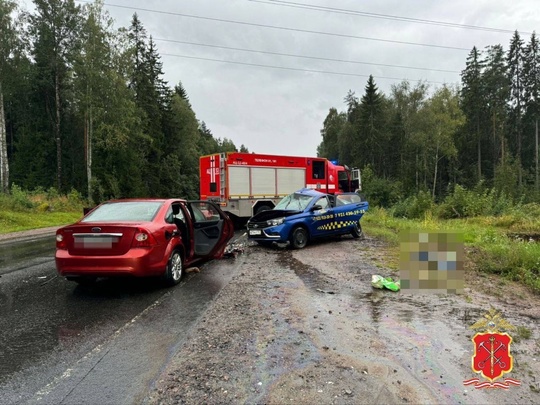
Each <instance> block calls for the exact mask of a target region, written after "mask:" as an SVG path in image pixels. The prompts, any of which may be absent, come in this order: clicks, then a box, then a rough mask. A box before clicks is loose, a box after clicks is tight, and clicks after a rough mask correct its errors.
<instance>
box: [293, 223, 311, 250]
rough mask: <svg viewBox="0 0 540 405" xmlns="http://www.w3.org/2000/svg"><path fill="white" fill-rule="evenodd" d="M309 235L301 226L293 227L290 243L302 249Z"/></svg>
mask: <svg viewBox="0 0 540 405" xmlns="http://www.w3.org/2000/svg"><path fill="white" fill-rule="evenodd" d="M308 239H309V235H308V232H307V231H306V230H305V229H304V228H302V227H297V228H294V229H293V231H292V234H291V245H292V247H293V248H295V249H302V248H304V247H305V246H306V245H307V243H308Z"/></svg>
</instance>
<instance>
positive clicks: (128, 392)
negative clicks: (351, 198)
mask: <svg viewBox="0 0 540 405" xmlns="http://www.w3.org/2000/svg"><path fill="white" fill-rule="evenodd" d="M240 264H241V260H227V259H224V260H220V261H214V262H210V263H207V264H205V265H204V266H202V267H201V272H199V273H191V274H189V275H188V276H187V277H186V278H185V279H184V281H183V282H182V283H181V284H179V285H178V286H176V287H173V288H164V287H163V286H162V285H161V284H160V283H159V282H157V281H154V280H126V279H123V280H106V279H104V280H100V281H99V282H98V283H97V284H96V285H95V286H93V287H90V288H83V287H80V286H77V285H76V284H75V283H71V282H68V281H66V280H64V279H63V278H61V277H57V275H56V270H55V265H54V237H53V235H52V234H48V235H45V236H40V237H37V238H30V239H25V240H23V241H14V240H11V241H4V242H2V243H0V341H1V342H2V344H1V345H0V393H1V394H0V404H18V403H25V404H26V403H28V404H35V403H40V404H98V403H99V404H115V405H117V404H131V403H137V402H140V401H141V400H143V399H144V397H145V396H146V395H147V393H148V391H149V390H150V389H152V387H153V384H154V382H155V380H156V378H157V377H158V376H159V374H160V372H161V371H162V370H163V368H164V367H165V365H166V364H167V362H168V360H169V359H170V358H171V357H172V356H173V355H174V354H175V353H177V351H178V350H179V347H181V346H182V344H183V343H184V341H185V340H186V339H187V338H188V337H189V334H190V331H191V329H192V328H193V326H194V325H195V324H196V321H197V320H198V318H199V317H200V316H201V315H202V314H203V312H204V311H205V309H206V308H207V306H208V305H209V304H210V302H212V300H213V299H214V298H215V297H216V295H217V294H218V293H219V291H220V290H221V289H222V288H223V287H224V286H225V285H226V284H227V283H228V282H229V281H230V279H231V278H232V276H233V275H234V273H235V272H236V271H237V270H238V267H239V266H240Z"/></svg>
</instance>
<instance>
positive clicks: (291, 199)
mask: <svg viewBox="0 0 540 405" xmlns="http://www.w3.org/2000/svg"><path fill="white" fill-rule="evenodd" d="M311 200H313V196H310V195H305V194H299V193H292V194H289V195H288V196H286V197H284V198H283V199H282V200H281V201H280V202H279V203H278V205H276V206H275V208H274V209H275V210H289V211H304V210H305V209H306V207H307V206H308V205H309V203H310V202H311Z"/></svg>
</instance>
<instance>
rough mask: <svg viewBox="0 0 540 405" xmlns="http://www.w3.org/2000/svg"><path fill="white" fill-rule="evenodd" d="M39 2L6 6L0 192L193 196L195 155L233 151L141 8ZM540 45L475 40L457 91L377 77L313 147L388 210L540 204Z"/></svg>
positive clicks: (1, 4) (3, 1)
mask: <svg viewBox="0 0 540 405" xmlns="http://www.w3.org/2000/svg"><path fill="white" fill-rule="evenodd" d="M33 2H34V6H35V7H34V11H32V12H30V13H28V12H24V11H23V10H20V9H18V7H17V3H16V2H15V1H13V0H0V192H2V193H8V192H9V190H10V187H11V186H12V185H13V184H17V185H18V186H19V187H22V188H24V189H29V190H31V189H35V188H44V189H47V188H50V187H54V188H56V189H57V190H58V191H60V192H68V191H69V190H71V189H75V190H77V191H79V192H81V193H82V194H83V195H86V196H89V197H90V198H91V199H92V200H94V201H96V202H97V201H102V200H104V199H108V198H119V197H134V196H171V195H177V196H183V197H187V198H196V197H197V196H198V176H199V173H198V158H199V156H201V155H206V154H210V153H216V152H227V151H236V150H237V148H236V146H235V145H234V143H233V142H232V140H229V139H227V138H224V139H220V138H216V137H214V135H213V134H212V132H211V131H210V130H209V129H208V128H207V126H206V125H205V123H204V121H199V120H198V119H197V117H196V115H195V112H194V111H193V108H192V106H191V105H190V102H189V97H188V95H187V92H186V90H185V89H184V88H183V86H182V83H177V84H176V85H175V86H174V87H171V86H170V85H169V84H168V83H167V82H165V80H164V79H163V76H164V75H163V70H162V63H161V61H160V55H159V53H158V51H157V48H156V44H155V42H154V41H153V39H152V36H151V35H148V33H147V32H146V30H145V29H144V26H143V23H142V22H141V21H140V19H139V18H138V16H137V14H134V15H133V18H132V21H131V24H130V26H129V27H125V28H121V29H115V28H113V20H112V19H111V18H110V16H109V15H108V13H107V12H106V11H105V10H104V8H103V7H104V5H103V2H102V1H95V2H94V3H92V4H85V5H84V6H77V5H76V4H75V3H74V1H73V0H33ZM539 52H540V50H539V45H538V39H537V37H536V35H535V34H532V36H531V37H530V39H529V40H528V42H525V41H524V40H523V39H522V38H521V37H520V35H519V33H518V32H517V31H516V32H515V33H514V35H513V37H512V38H511V40H510V44H509V49H508V51H504V49H503V47H502V46H501V45H493V46H488V47H486V48H485V49H484V50H483V51H480V50H478V49H476V48H473V49H472V50H471V52H470V54H469V56H468V58H467V60H466V65H465V69H464V70H463V72H462V74H461V79H462V82H461V86H459V87H458V86H456V87H452V86H442V87H440V88H436V89H431V88H430V87H429V86H428V85H427V84H426V83H423V82H419V83H417V84H411V83H409V82H407V81H403V82H401V83H398V84H395V85H393V86H392V87H391V91H390V94H388V95H385V94H383V93H382V92H380V91H379V90H378V88H377V85H376V83H375V79H374V78H373V77H370V78H369V80H368V82H367V85H366V87H365V91H364V94H363V95H362V97H361V98H358V97H357V96H356V94H355V92H354V91H352V90H350V91H349V92H348V94H347V95H346V96H345V99H344V101H345V106H346V110H345V111H338V109H336V108H331V109H330V111H329V113H328V115H327V117H326V119H325V120H324V122H323V123H322V130H321V135H322V142H321V143H320V145H319V146H318V148H317V153H318V155H319V156H324V157H327V158H330V159H338V160H339V161H340V162H341V163H345V164H347V165H349V166H352V167H359V168H361V169H362V173H363V177H364V192H365V193H366V194H367V195H369V194H374V193H375V192H376V193H377V194H378V201H379V202H381V203H383V204H385V205H390V204H392V203H394V202H396V201H398V200H400V199H403V198H405V197H407V196H408V195H411V194H415V193H417V192H418V191H424V192H425V193H429V194H430V195H431V196H432V198H434V199H435V200H437V199H439V200H440V199H442V198H444V196H445V195H446V194H447V193H448V192H451V186H452V185H456V184H460V185H462V186H464V187H467V188H474V187H477V186H478V185H480V186H482V187H484V188H490V189H494V190H497V192H500V193H505V194H506V195H508V196H510V197H513V198H516V199H517V198H522V199H523V198H524V199H526V200H528V201H538V200H539V187H540V185H539V169H538V117H539V115H540V114H539V113H540V55H539ZM240 151H247V149H246V148H245V146H244V145H241V147H240ZM367 188H370V189H367Z"/></svg>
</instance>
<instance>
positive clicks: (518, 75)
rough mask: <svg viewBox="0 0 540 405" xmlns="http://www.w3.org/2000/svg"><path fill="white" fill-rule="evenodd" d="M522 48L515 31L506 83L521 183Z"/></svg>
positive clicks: (523, 89) (508, 59)
mask: <svg viewBox="0 0 540 405" xmlns="http://www.w3.org/2000/svg"><path fill="white" fill-rule="evenodd" d="M524 57H525V56H524V48H523V40H522V39H521V37H520V36H519V33H518V32H517V31H515V32H514V35H513V37H512V39H511V41H510V48H509V49H508V56H507V64H508V83H509V87H510V100H509V101H510V117H509V118H510V128H511V131H512V133H513V134H514V138H515V148H514V149H515V156H516V161H517V164H518V167H519V171H518V184H519V186H520V187H521V185H522V181H523V179H522V167H521V166H522V164H521V162H522V132H523V129H522V118H523V101H524V98H525V94H524V93H525V87H524V83H523V81H524V72H523V69H524V66H523V65H524Z"/></svg>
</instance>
